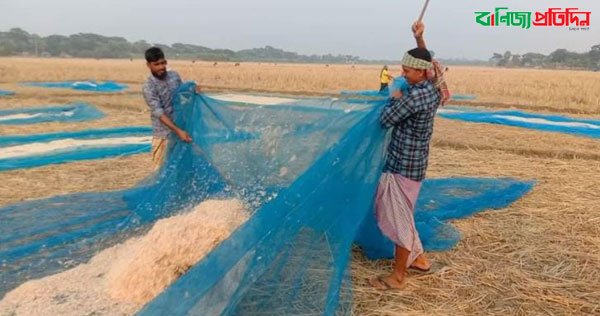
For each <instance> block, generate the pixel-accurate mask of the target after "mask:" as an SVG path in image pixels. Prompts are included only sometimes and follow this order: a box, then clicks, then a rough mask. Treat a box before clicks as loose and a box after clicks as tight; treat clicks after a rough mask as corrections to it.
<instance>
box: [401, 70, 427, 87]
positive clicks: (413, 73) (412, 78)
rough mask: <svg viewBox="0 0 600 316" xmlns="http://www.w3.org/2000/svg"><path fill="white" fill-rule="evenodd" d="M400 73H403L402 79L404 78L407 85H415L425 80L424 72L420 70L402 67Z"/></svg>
mask: <svg viewBox="0 0 600 316" xmlns="http://www.w3.org/2000/svg"><path fill="white" fill-rule="evenodd" d="M402 72H404V77H406V81H408V83H409V84H417V83H419V82H421V81H423V80H425V79H426V78H427V76H426V71H425V70H422V69H415V68H411V67H406V66H402Z"/></svg>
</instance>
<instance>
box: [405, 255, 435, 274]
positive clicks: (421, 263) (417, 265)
mask: <svg viewBox="0 0 600 316" xmlns="http://www.w3.org/2000/svg"><path fill="white" fill-rule="evenodd" d="M410 267H411V268H412V269H417V270H420V271H429V269H431V262H430V261H429V260H427V258H426V257H425V255H424V254H421V255H419V256H418V257H417V258H416V259H415V261H413V263H412V264H411V265H410Z"/></svg>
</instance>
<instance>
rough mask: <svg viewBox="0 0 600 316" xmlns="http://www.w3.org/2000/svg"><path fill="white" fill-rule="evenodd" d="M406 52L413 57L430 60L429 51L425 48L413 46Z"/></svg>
mask: <svg viewBox="0 0 600 316" xmlns="http://www.w3.org/2000/svg"><path fill="white" fill-rule="evenodd" d="M408 54H409V55H411V56H412V57H414V58H418V59H422V60H425V61H428V62H431V53H430V52H429V51H428V50H427V49H425V48H420V47H417V48H413V49H411V50H409V51H408Z"/></svg>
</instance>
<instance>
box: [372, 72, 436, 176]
mask: <svg viewBox="0 0 600 316" xmlns="http://www.w3.org/2000/svg"><path fill="white" fill-rule="evenodd" d="M440 101H441V98H440V93H439V91H438V89H436V88H435V87H434V86H433V85H432V84H431V82H430V81H429V80H425V81H422V82H419V83H417V84H415V85H411V86H409V88H408V93H406V94H405V95H403V96H402V98H400V99H394V98H392V99H390V100H389V101H388V104H387V105H386V106H385V108H384V109H383V112H382V113H381V117H380V122H381V125H382V126H383V127H384V128H393V130H392V138H391V141H390V144H389V145H388V148H387V154H386V159H385V166H384V170H383V171H384V172H391V173H398V174H400V175H402V176H404V177H406V178H409V179H412V180H415V181H421V180H423V179H425V172H426V171H427V162H428V159H429V142H430V141H431V135H432V134H433V118H434V117H435V112H436V111H437V108H438V106H439V104H440Z"/></svg>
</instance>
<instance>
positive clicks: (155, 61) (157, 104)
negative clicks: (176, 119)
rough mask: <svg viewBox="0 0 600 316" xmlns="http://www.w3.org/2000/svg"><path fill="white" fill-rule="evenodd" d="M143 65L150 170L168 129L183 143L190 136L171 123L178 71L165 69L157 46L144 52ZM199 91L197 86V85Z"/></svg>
mask: <svg viewBox="0 0 600 316" xmlns="http://www.w3.org/2000/svg"><path fill="white" fill-rule="evenodd" d="M145 57H146V65H147V66H148V68H149V69H150V72H151V75H150V76H148V79H146V82H145V83H144V87H143V88H142V91H143V94H144V99H145V100H146V104H147V105H148V107H149V108H150V113H151V119H152V134H153V139H152V162H153V165H154V170H156V169H158V168H160V166H161V165H162V163H163V160H164V156H165V152H166V148H167V141H168V138H169V135H170V134H171V132H173V133H175V135H177V137H179V139H181V140H182V141H184V142H187V143H189V142H191V141H192V138H191V137H190V135H189V134H188V133H187V132H186V131H184V130H182V129H180V128H179V127H177V125H175V123H173V119H172V117H173V104H172V100H173V96H174V95H175V92H176V91H177V89H178V88H179V86H180V85H181V78H180V77H179V74H178V73H177V72H175V71H172V70H167V60H166V59H165V54H164V53H163V51H162V50H161V49H160V48H158V47H151V48H149V49H147V50H146V52H145ZM197 90H198V91H199V88H197Z"/></svg>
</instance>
